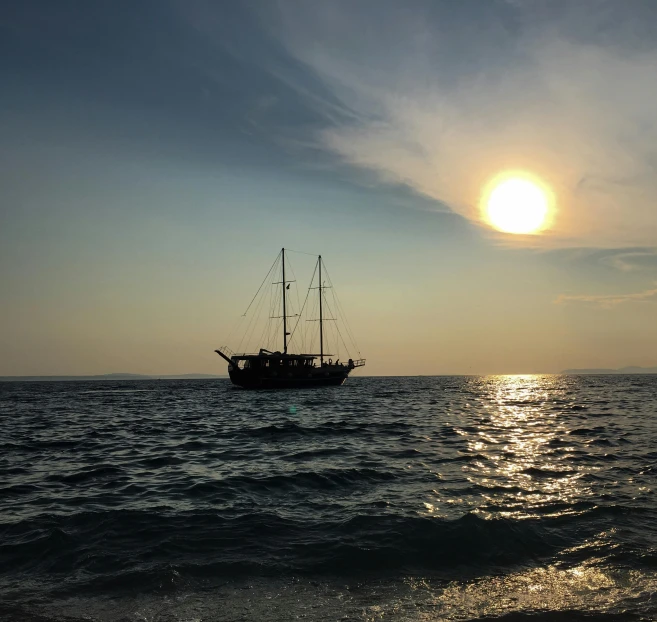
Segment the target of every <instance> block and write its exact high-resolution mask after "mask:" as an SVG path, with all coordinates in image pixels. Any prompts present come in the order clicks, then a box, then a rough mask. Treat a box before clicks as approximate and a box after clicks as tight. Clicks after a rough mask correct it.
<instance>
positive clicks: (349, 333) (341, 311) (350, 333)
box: [324, 264, 360, 356]
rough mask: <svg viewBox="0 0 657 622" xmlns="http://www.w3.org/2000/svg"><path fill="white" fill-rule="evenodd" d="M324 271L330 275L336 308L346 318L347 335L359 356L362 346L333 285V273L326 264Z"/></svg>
mask: <svg viewBox="0 0 657 622" xmlns="http://www.w3.org/2000/svg"><path fill="white" fill-rule="evenodd" d="M324 271H325V272H326V276H327V277H328V282H329V283H330V285H331V293H332V294H333V299H334V300H335V305H336V310H337V311H338V312H339V314H340V317H341V318H343V319H344V325H345V330H346V332H347V336H348V337H349V340H350V341H351V343H352V345H353V346H354V348H356V352H357V353H358V356H360V348H359V347H358V343H357V342H356V338H355V337H354V335H353V332H352V330H351V326H349V321H348V320H347V314H346V313H345V312H344V308H343V307H342V304H341V303H340V299H339V298H338V294H337V292H336V291H335V287H333V281H332V279H331V275H330V273H329V271H328V270H327V268H326V264H324ZM345 348H346V345H345Z"/></svg>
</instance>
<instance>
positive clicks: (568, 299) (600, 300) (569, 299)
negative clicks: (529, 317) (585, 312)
mask: <svg viewBox="0 0 657 622" xmlns="http://www.w3.org/2000/svg"><path fill="white" fill-rule="evenodd" d="M554 302H555V304H568V303H583V304H589V305H594V306H598V307H603V308H604V309H611V308H612V307H616V306H618V305H620V304H624V303H627V302H652V303H657V289H647V290H645V291H643V292H637V293H634V294H604V295H597V296H596V295H593V296H587V295H574V296H571V295H567V294H561V295H560V296H559V297H558V298H557V299H556V300H555V301H554Z"/></svg>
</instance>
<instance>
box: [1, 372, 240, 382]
mask: <svg viewBox="0 0 657 622" xmlns="http://www.w3.org/2000/svg"><path fill="white" fill-rule="evenodd" d="M227 377H228V376H215V375H213V374H178V375H173V376H171V375H168V376H144V375H143V374H101V375H99V376H0V382H3V381H4V382H11V381H13V382H28V381H32V382H49V381H56V380H60V381H61V380H76V381H81V380H203V379H212V378H227Z"/></svg>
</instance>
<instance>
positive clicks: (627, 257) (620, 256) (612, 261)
mask: <svg viewBox="0 0 657 622" xmlns="http://www.w3.org/2000/svg"><path fill="white" fill-rule="evenodd" d="M602 262H603V263H605V264H607V265H609V266H612V267H613V268H616V269H617V270H621V271H623V272H631V271H635V270H650V269H652V270H654V269H657V249H650V248H648V249H630V250H626V251H619V252H617V253H612V254H609V255H607V256H605V257H603V258H602Z"/></svg>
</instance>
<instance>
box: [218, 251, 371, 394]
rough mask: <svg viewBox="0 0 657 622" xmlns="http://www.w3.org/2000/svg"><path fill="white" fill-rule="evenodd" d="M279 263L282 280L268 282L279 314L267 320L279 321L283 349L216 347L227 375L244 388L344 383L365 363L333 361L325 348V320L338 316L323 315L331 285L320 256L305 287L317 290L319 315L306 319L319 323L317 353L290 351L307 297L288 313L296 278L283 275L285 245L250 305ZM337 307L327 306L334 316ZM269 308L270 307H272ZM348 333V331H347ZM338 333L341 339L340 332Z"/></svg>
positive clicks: (360, 359)
mask: <svg viewBox="0 0 657 622" xmlns="http://www.w3.org/2000/svg"><path fill="white" fill-rule="evenodd" d="M279 265H280V268H281V280H280V281H276V282H273V283H271V284H272V285H274V286H276V287H275V288H274V289H275V290H276V292H277V294H278V295H279V296H280V299H281V311H280V312H281V315H271V316H269V318H268V319H269V320H270V321H271V320H282V322H281V324H282V326H281V328H282V342H283V348H282V350H276V351H273V350H272V349H267V348H264V347H260V348H259V350H258V352H257V353H246V352H243V353H234V352H233V351H232V350H231V349H230V348H228V347H227V346H222V347H221V348H218V349H217V350H215V352H216V353H217V354H218V355H219V356H220V357H222V358H223V359H224V360H225V361H226V362H227V363H228V375H229V376H230V379H231V382H232V383H233V384H235V385H237V386H240V387H242V388H244V389H289V388H304V387H326V386H339V385H341V384H343V383H344V381H345V380H346V379H347V377H348V376H349V373H350V372H351V371H352V370H354V369H356V368H357V367H363V366H364V365H365V359H363V358H356V359H355V358H351V357H350V358H348V360H347V361H346V362H345V361H343V362H341V361H340V360H339V359H338V358H336V360H335V361H334V360H333V357H334V356H335V355H333V354H329V353H327V352H326V351H325V345H326V335H325V323H326V322H329V321H330V322H333V321H336V322H337V318H336V317H326V316H325V307H327V306H328V300H327V298H326V290H327V289H332V285H331V284H330V282H329V285H326V283H325V281H323V280H322V269H323V268H324V264H323V261H322V256H321V255H319V256H317V262H316V264H315V271H314V272H313V277H312V278H311V283H310V286H309V287H308V295H309V294H310V292H311V291H312V290H316V292H317V296H318V302H319V304H318V310H319V317H317V318H311V319H308V320H306V321H309V322H315V321H316V322H318V324H319V353H303V352H301V353H293V352H290V351H289V349H290V348H289V346H290V342H291V340H292V336H293V335H294V334H295V333H296V332H297V329H298V328H299V323H300V320H301V317H302V315H303V311H304V309H305V308H306V306H307V305H306V302H307V301H308V296H306V301H305V302H304V305H303V308H301V309H300V310H299V313H290V308H289V307H290V304H289V301H288V296H289V291H288V290H289V289H290V285H291V283H293V282H296V281H295V280H290V279H289V278H286V273H285V267H286V266H285V248H283V249H281V251H280V253H279V254H278V256H277V258H276V261H275V262H274V264H273V265H272V268H270V271H269V272H268V273H267V276H266V277H265V281H263V283H262V285H261V286H260V289H259V290H258V293H256V296H254V298H253V300H252V301H251V305H249V308H250V307H251V306H252V305H253V303H254V301H255V300H256V298H257V297H258V294H259V292H260V291H261V290H262V289H263V286H264V284H265V282H266V280H267V279H268V278H269V276H270V274H271V273H272V272H273V271H274V269H275V267H278V266H279ZM316 274H317V277H318V278H317V281H316V282H317V285H316V286H314V287H313V283H314V282H315V275H316ZM278 286H280V289H278ZM261 306H263V305H261ZM338 307H340V305H339V301H337V299H334V304H333V305H332V306H329V309H328V310H329V311H330V314H331V315H337V311H338ZM270 308H272V310H273V307H270ZM248 311H249V309H248V308H247V311H246V312H245V314H244V316H243V317H246V315H247V313H248ZM267 332H269V331H267ZM347 332H348V333H349V334H350V331H347ZM339 334H340V338H341V339H342V334H341V333H339ZM352 342H353V339H352ZM279 344H280V342H279ZM343 344H344V339H343ZM354 346H355V343H354ZM269 347H271V346H269Z"/></svg>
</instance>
